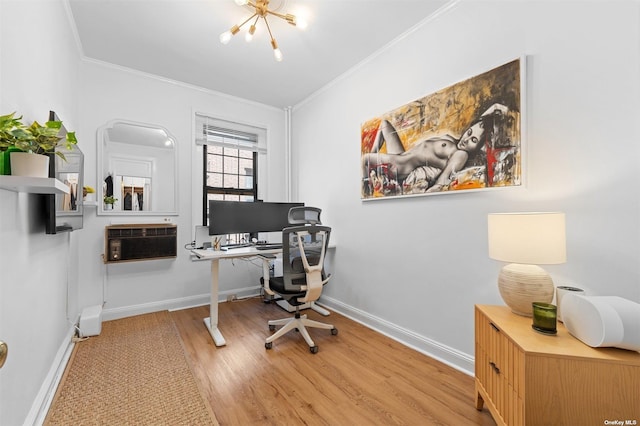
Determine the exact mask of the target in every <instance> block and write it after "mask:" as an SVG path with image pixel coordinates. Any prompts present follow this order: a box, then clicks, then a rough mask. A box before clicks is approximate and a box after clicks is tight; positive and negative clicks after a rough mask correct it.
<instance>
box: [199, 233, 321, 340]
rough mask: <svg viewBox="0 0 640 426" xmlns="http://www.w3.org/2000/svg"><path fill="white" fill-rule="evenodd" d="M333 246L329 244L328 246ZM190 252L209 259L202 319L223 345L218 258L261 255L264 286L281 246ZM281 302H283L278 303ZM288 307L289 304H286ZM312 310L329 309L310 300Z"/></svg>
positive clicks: (282, 305) (201, 258)
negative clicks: (208, 286)
mask: <svg viewBox="0 0 640 426" xmlns="http://www.w3.org/2000/svg"><path fill="white" fill-rule="evenodd" d="M332 247H334V246H333V245H331V244H330V245H329V248H332ZM191 253H192V254H193V255H194V256H196V257H197V258H198V260H209V261H211V299H210V302H209V305H210V306H209V316H208V317H207V318H205V319H204V324H205V325H206V326H207V329H208V330H209V334H211V337H212V338H213V342H214V343H215V345H216V346H224V345H226V344H227V342H226V341H225V340H224V337H223V336H222V333H220V330H218V286H219V282H220V277H219V275H220V259H234V258H239V257H262V276H263V277H264V279H265V287H268V280H269V261H270V260H272V257H273V255H276V254H280V253H282V248H274V249H267V250H258V249H257V248H256V247H238V248H232V249H228V250H220V251H215V250H201V249H196V250H191ZM280 302H282V303H283V304H280ZM276 303H278V304H279V305H280V306H281V307H282V308H284V309H286V310H289V309H288V308H287V306H285V305H284V304H286V305H288V303H287V302H286V301H285V300H279V301H277V302H276ZM288 306H289V307H290V305H288ZM309 307H310V308H311V309H313V310H314V311H316V312H318V313H320V314H322V315H325V316H327V315H329V311H327V310H326V309H324V308H322V307H320V306H318V305H316V304H315V302H311V303H310V306H309Z"/></svg>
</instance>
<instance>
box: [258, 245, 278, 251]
mask: <svg viewBox="0 0 640 426" xmlns="http://www.w3.org/2000/svg"><path fill="white" fill-rule="evenodd" d="M255 247H256V250H274V249H281V248H282V244H256V245H255Z"/></svg>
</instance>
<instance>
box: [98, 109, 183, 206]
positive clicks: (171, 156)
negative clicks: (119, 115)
mask: <svg viewBox="0 0 640 426" xmlns="http://www.w3.org/2000/svg"><path fill="white" fill-rule="evenodd" d="M177 156H178V150H177V147H176V141H175V138H174V137H173V136H172V135H171V134H170V133H169V132H168V131H167V130H166V129H165V128H163V127H161V126H156V125H152V124H144V123H135V122H131V121H124V120H117V121H111V122H109V123H107V124H106V125H105V126H103V127H101V128H100V129H99V130H98V179H99V180H100V182H98V214H100V215H147V216H150V215H177V214H178V191H177V169H178V158H177Z"/></svg>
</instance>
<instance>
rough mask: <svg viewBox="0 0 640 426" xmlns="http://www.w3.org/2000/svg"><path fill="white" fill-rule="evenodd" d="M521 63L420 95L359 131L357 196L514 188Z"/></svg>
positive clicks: (517, 165)
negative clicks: (358, 194)
mask: <svg viewBox="0 0 640 426" xmlns="http://www.w3.org/2000/svg"><path fill="white" fill-rule="evenodd" d="M523 66H524V63H523V60H522V59H516V60H514V61H511V62H509V63H507V64H504V65H502V66H499V67H497V68H494V69H492V70H490V71H487V72H485V73H482V74H479V75H477V76H475V77H471V78H469V79H467V80H464V81H461V82H459V83H456V84H454V85H452V86H449V87H447V88H445V89H442V90H440V91H438V92H436V93H433V94H431V95H427V96H424V97H422V98H420V99H417V100H415V101H413V102H411V103H409V104H406V105H403V106H401V107H399V108H396V109H394V110H393V111H390V112H388V113H385V114H383V115H381V116H379V117H376V118H374V119H371V120H368V121H366V122H365V123H363V124H362V127H361V141H360V144H361V164H360V166H361V178H362V185H361V188H362V189H361V197H362V199H365V200H366V199H379V198H389V197H398V196H411V195H429V194H437V193H451V192H458V191H471V190H480V189H487V188H495V187H508V186H519V185H521V182H522V130H521V129H522V126H521V118H522V117H521V113H522V104H521V99H522V85H523V80H524V77H523V74H524V73H523V68H522V67H523Z"/></svg>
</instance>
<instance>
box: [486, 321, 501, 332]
mask: <svg viewBox="0 0 640 426" xmlns="http://www.w3.org/2000/svg"><path fill="white" fill-rule="evenodd" d="M489 325H490V326H491V327H493V329H494V330H495V331H497V332H500V329H499V328H498V327H496V325H495V324H494V323H492V322H490V323H489Z"/></svg>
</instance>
